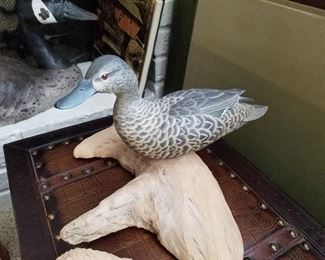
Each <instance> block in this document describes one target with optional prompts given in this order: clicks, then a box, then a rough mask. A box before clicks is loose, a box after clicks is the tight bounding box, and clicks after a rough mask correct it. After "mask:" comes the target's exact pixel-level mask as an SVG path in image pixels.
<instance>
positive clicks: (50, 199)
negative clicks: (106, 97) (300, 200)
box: [5, 118, 324, 260]
mask: <svg viewBox="0 0 325 260" xmlns="http://www.w3.org/2000/svg"><path fill="white" fill-rule="evenodd" d="M110 124H111V118H105V119H100V120H96V121H93V122H90V123H85V124H82V125H79V126H78V127H70V128H66V129H63V130H59V131H55V132H51V133H48V134H45V135H41V136H37V137H34V138H29V139H26V140H22V141H19V142H15V143H12V144H9V145H6V146H5V156H6V162H7V168H8V175H9V182H10V189H11V193H12V198H13V203H14V209H15V216H16V222H17V226H18V232H19V239H20V246H21V250H22V257H23V259H33V260H34V259H42V260H44V259H55V257H56V256H58V255H60V254H62V253H64V252H65V251H67V250H68V249H70V248H72V246H70V245H68V244H66V243H65V242H63V241H62V240H60V238H59V236H58V233H59V231H60V229H61V228H62V227H63V226H64V225H65V224H67V223H68V222H70V221H71V220H73V219H74V218H76V217H77V216H79V215H80V214H82V213H84V212H86V211H87V210H89V209H91V208H93V207H95V206H96V205H97V204H98V203H99V202H100V201H101V200H102V199H103V198H105V197H107V196H109V195H110V194H112V193H113V192H114V191H116V190H117V189H119V188H120V187H122V186H123V185H125V184H126V183H127V182H129V181H130V180H132V179H133V178H134V177H133V176H132V175H131V174H130V173H129V172H127V171H126V170H124V169H123V168H122V167H120V166H119V165H118V163H117V162H116V161H114V160H112V159H97V158H95V159H88V160H83V159H75V158H73V156H72V151H73V148H74V147H75V146H76V145H77V144H78V143H79V142H80V141H81V140H82V139H84V138H85V137H87V136H88V135H90V134H91V133H94V132H96V131H98V130H101V129H102V128H103V127H105V126H108V125H110ZM199 156H200V157H201V158H202V160H203V161H204V162H205V163H206V164H207V166H208V167H209V168H210V170H211V171H212V173H213V175H214V177H215V178H216V179H217V180H218V182H219V184H220V186H221V189H222V191H223V193H224V196H225V198H226V201H227V202H228V205H229V207H230V209H231V211H232V213H233V215H234V217H235V220H236V222H237V224H238V226H239V229H240V231H241V234H242V237H243V241H244V246H245V258H246V259H263V260H264V259H324V229H323V228H322V227H321V226H320V225H319V224H318V223H317V222H316V221H315V220H314V219H312V218H311V217H310V216H309V215H308V213H306V212H304V211H303V210H302V209H301V208H299V206H297V205H296V204H295V203H294V202H293V201H292V200H291V199H290V198H289V197H287V196H286V195H285V194H284V193H283V192H282V191H280V190H278V188H277V187H275V186H274V185H273V184H272V183H270V182H269V181H268V180H267V179H266V178H265V177H264V176H262V174H261V173H260V172H259V171H258V170H256V169H255V168H254V167H253V166H251V165H250V164H249V163H248V162H246V161H245V160H244V159H243V158H242V157H241V156H240V155H239V154H237V153H236V152H235V151H233V150H232V149H231V148H230V147H229V146H228V145H227V144H225V143H223V142H218V143H215V144H214V145H212V146H210V147H209V148H208V149H205V150H203V151H201V152H199ZM234 158H237V159H234ZM199 174H200V173H199V172H198V178H199ZM252 174H254V175H252ZM261 188H262V189H261ZM263 191H265V192H268V194H264V193H263ZM272 192H273V193H275V194H277V195H276V196H278V197H277V198H276V199H272V198H273V197H272ZM270 194H271V195H270ZM279 196H280V197H279ZM281 196H282V197H281ZM279 199H280V200H281V201H282V202H281V203H279V201H278V200H279ZM288 209H290V210H289V211H288ZM292 215H294V216H292ZM78 246H79V247H80V246H82V247H91V248H93V249H98V250H103V251H107V252H110V253H113V254H115V255H118V256H121V257H130V258H133V259H135V260H138V259H175V258H174V257H173V256H172V255H171V254H170V253H168V252H167V251H166V250H165V249H164V248H163V247H162V246H161V245H160V243H159V241H158V240H157V238H156V236H155V235H154V234H151V233H150V232H147V231H145V230H143V229H138V228H127V229H125V230H122V231H119V232H116V233H113V234H110V235H108V236H106V237H103V238H100V239H98V240H96V241H93V242H91V243H87V244H86V243H85V244H82V245H78Z"/></svg>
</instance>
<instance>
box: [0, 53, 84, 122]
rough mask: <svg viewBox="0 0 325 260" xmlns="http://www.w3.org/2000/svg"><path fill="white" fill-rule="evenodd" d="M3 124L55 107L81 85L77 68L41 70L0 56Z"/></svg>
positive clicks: (0, 91) (0, 99) (0, 120)
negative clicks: (56, 103)
mask: <svg viewBox="0 0 325 260" xmlns="http://www.w3.org/2000/svg"><path fill="white" fill-rule="evenodd" d="M0 68H1V69H0V126H4V125H8V124H13V123H16V122H19V121H21V120H24V119H27V118H30V117H32V116H34V115H36V114H38V113H40V112H43V111H45V110H47V109H49V108H51V107H53V105H54V103H55V101H56V100H57V99H58V98H60V97H63V96H64V95H65V94H67V93H69V91H71V90H72V89H74V88H75V87H76V86H78V84H79V82H80V80H81V79H82V74H81V71H80V69H79V68H78V67H76V66H72V67H70V68H68V69H64V70H43V69H42V70H41V69H37V68H34V67H30V66H28V65H27V64H25V63H23V62H22V61H20V60H17V59H13V58H10V57H6V56H2V55H0Z"/></svg>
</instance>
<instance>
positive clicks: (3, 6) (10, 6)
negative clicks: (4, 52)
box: [0, 0, 18, 32]
mask: <svg viewBox="0 0 325 260" xmlns="http://www.w3.org/2000/svg"><path fill="white" fill-rule="evenodd" d="M15 5H16V1H15V0H0V32H3V31H8V32H12V31H14V30H16V29H17V26H18V17H17V15H16V14H15V12H14V11H15Z"/></svg>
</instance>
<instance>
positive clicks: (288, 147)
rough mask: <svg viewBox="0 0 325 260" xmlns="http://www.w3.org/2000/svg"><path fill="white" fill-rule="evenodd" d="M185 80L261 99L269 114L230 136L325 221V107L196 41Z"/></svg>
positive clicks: (280, 185) (275, 179) (256, 162)
mask: <svg viewBox="0 0 325 260" xmlns="http://www.w3.org/2000/svg"><path fill="white" fill-rule="evenodd" d="M185 84H187V85H189V86H190V87H218V88H232V87H236V88H237V87H240V88H243V89H246V90H247V93H246V95H247V96H249V97H253V98H255V99H256V100H257V101H258V102H257V103H260V104H267V105H268V106H269V111H268V113H267V114H266V116H265V117H263V118H262V119H259V120H257V121H253V122H250V123H249V124H248V125H246V126H244V127H243V128H241V129H239V130H237V132H234V133H231V134H230V135H228V136H227V137H226V140H227V141H228V142H229V143H230V144H232V145H233V146H234V147H235V148H236V149H237V150H238V151H239V152H240V153H242V154H243V155H244V156H245V157H247V158H248V159H249V160H250V161H252V162H253V163H254V164H255V165H256V166H257V167H258V168H259V169H261V170H262V171H263V172H264V173H266V174H267V175H268V176H269V177H270V179H271V180H272V181H273V182H274V183H276V184H277V185H278V186H279V187H280V188H282V189H283V190H284V191H285V192H287V193H288V194H289V195H290V196H291V197H292V198H293V199H295V200H296V201H297V202H298V203H299V204H300V205H302V206H303V207H304V208H305V209H306V210H307V211H309V212H310V213H311V214H312V215H314V216H315V217H316V218H317V219H318V220H319V221H320V222H321V223H323V224H325V203H324V201H325V192H324V187H325V113H324V111H323V110H321V109H320V108H319V107H318V106H315V105H313V104H312V103H309V102H307V101H305V100H304V99H302V98H300V97H299V96H295V95H293V94H292V92H288V91H287V90H286V89H284V88H283V87H281V86H278V85H275V84H274V83H272V82H269V81H266V80H265V79H263V78H261V77H259V76H258V75H256V74H254V73H252V72H250V71H248V70H246V69H245V68H242V67H240V66H238V65H236V64H233V63H231V62H230V61H228V60H226V59H224V58H221V57H220V56H217V55H216V54H215V53H214V52H212V51H210V50H208V49H206V48H204V47H202V46H200V45H197V44H196V43H195V42H194V43H192V46H191V55H190V58H189V67H188V71H187V75H186V83H185ZM198 84H199V85H198ZM201 84H204V85H201ZM315 87H317V86H315ZM318 87H319V88H323V87H324V85H321V84H320V85H319V86H318ZM324 100H325V97H324Z"/></svg>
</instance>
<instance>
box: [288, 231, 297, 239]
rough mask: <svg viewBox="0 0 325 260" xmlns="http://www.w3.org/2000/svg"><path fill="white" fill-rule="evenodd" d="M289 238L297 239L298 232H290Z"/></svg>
mask: <svg viewBox="0 0 325 260" xmlns="http://www.w3.org/2000/svg"><path fill="white" fill-rule="evenodd" d="M289 236H290V237H292V238H296V237H297V232H296V231H294V230H290V231H289Z"/></svg>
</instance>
